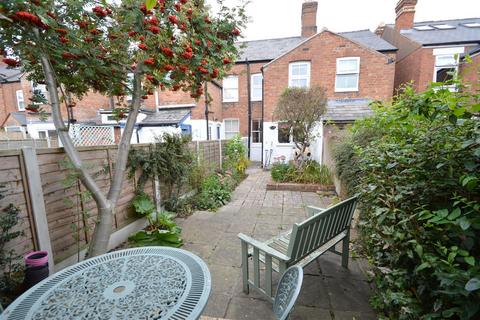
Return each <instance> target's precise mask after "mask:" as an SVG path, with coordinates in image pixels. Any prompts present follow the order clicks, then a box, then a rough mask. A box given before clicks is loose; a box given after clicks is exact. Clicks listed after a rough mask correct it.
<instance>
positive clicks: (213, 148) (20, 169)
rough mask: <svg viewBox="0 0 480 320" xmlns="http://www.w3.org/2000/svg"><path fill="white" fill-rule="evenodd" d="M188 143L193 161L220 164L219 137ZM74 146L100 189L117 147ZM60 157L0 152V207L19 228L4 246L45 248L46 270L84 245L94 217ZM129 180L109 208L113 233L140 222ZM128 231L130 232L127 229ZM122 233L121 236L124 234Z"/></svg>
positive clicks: (151, 187) (57, 153)
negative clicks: (12, 212) (11, 208)
mask: <svg viewBox="0 0 480 320" xmlns="http://www.w3.org/2000/svg"><path fill="white" fill-rule="evenodd" d="M146 146H147V145H133V146H132V147H133V148H142V147H146ZM190 147H191V149H192V150H193V151H194V153H195V155H196V157H197V161H202V162H203V163H205V164H206V165H208V166H209V167H210V168H219V167H221V165H222V161H223V155H224V154H225V153H224V150H223V149H224V148H225V142H224V141H218V140H217V141H201V142H192V143H191V145H190ZM78 150H79V154H80V157H81V158H82V160H84V162H85V167H86V168H87V169H88V170H89V171H90V172H91V173H92V175H93V176H94V177H95V180H96V182H97V183H98V185H99V186H100V187H101V189H102V191H104V192H106V191H107V190H108V188H109V186H110V181H111V172H112V170H111V169H112V166H113V162H114V159H115V157H116V152H117V147H116V146H101V147H100V146H96V147H80V148H78ZM66 159H67V157H66V154H65V153H64V150H63V148H46V149H34V148H30V147H25V148H23V149H21V150H0V164H1V165H0V186H1V185H3V186H4V189H3V191H4V193H5V198H3V199H2V200H0V210H3V208H5V207H6V206H7V205H8V204H10V203H12V204H14V205H15V206H17V207H18V208H20V211H21V215H20V221H19V223H18V225H17V226H16V230H22V231H23V232H24V235H23V236H21V237H19V238H17V239H15V240H14V241H12V242H11V243H9V244H8V247H9V248H15V250H16V251H17V252H18V253H20V254H25V253H28V252H30V251H32V250H40V249H41V250H45V249H47V250H49V251H50V253H51V254H50V255H51V256H52V257H53V259H52V261H51V262H52V266H51V267H52V268H53V264H59V263H62V261H64V260H66V259H67V258H70V260H71V257H72V256H75V254H76V253H77V251H78V250H79V249H82V248H85V247H86V246H87V245H88V241H89V239H90V237H91V233H92V231H93V226H94V221H95V219H96V216H97V210H96V206H95V202H94V201H93V199H91V198H85V188H84V187H83V186H82V185H81V183H79V182H78V181H77V179H75V178H73V179H72V178H71V177H72V172H73V171H72V170H71V169H69V168H68V163H69V162H68V160H66ZM135 183H136V177H134V178H133V179H127V178H126V179H125V181H124V184H123V186H122V192H121V195H120V197H119V200H118V203H117V206H116V210H115V217H114V226H113V227H114V231H119V230H123V229H127V227H128V226H131V225H133V224H135V223H136V224H137V225H138V226H140V228H141V227H143V226H144V225H142V224H138V221H137V220H138V217H136V216H134V214H133V212H132V211H131V208H130V201H131V200H132V198H133V197H134V190H135ZM145 192H146V193H148V194H150V195H152V197H153V198H154V199H155V194H156V193H155V184H154V183H153V182H148V183H147V184H146V185H145ZM1 212H2V211H0V214H1ZM135 221H137V222H135ZM137 229H138V227H137ZM128 230H130V232H131V228H130V229H128ZM122 237H123V238H122V240H126V237H128V234H123V236H122ZM73 262H74V261H73ZM63 264H64V263H63ZM63 266H65V265H63Z"/></svg>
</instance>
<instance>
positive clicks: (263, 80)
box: [260, 67, 265, 168]
mask: <svg viewBox="0 0 480 320" xmlns="http://www.w3.org/2000/svg"><path fill="white" fill-rule="evenodd" d="M260 72H262V120H261V124H262V130H261V132H262V135H261V138H262V152H261V155H262V168H264V165H263V160H264V159H263V140H265V137H264V136H263V132H264V128H265V123H264V122H263V121H264V116H265V113H264V110H265V78H264V76H263V67H261V68H260Z"/></svg>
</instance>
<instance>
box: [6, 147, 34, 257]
mask: <svg viewBox="0 0 480 320" xmlns="http://www.w3.org/2000/svg"><path fill="white" fill-rule="evenodd" d="M23 163H24V162H23V157H22V154H21V151H20V150H10V151H0V164H1V166H0V186H2V189H1V190H2V194H3V195H4V196H5V198H3V199H0V212H3V210H4V209H5V208H6V207H7V206H8V205H9V204H10V203H13V204H15V206H16V207H18V208H19V209H20V214H19V222H18V224H17V226H16V227H15V228H14V229H13V230H12V231H22V232H23V235H22V236H20V237H18V238H16V239H14V240H13V241H11V242H9V243H7V245H6V247H5V249H6V250H10V249H15V250H16V252H17V253H18V254H20V255H24V254H26V253H28V252H30V251H32V250H33V248H35V247H36V245H37V244H36V236H35V229H34V228H33V227H32V226H34V223H33V218H32V210H31V204H30V203H29V199H30V198H29V194H28V187H27V185H26V183H27V181H26V178H25V167H24V165H23ZM0 214H1V213H0Z"/></svg>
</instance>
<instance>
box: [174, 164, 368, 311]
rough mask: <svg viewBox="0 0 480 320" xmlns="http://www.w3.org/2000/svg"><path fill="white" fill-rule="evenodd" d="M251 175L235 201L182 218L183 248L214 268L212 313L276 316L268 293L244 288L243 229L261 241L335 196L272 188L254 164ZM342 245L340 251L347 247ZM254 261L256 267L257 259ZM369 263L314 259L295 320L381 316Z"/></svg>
mask: <svg viewBox="0 0 480 320" xmlns="http://www.w3.org/2000/svg"><path fill="white" fill-rule="evenodd" d="M248 174H249V176H248V177H247V179H245V180H244V181H243V182H242V183H241V184H240V186H238V187H237V189H236V190H235V191H234V192H233V196H232V201H231V202H230V203H228V204H227V205H225V206H223V207H222V208H220V209H219V210H218V211H217V212H206V211H199V212H195V213H194V214H193V215H192V216H190V217H189V218H187V219H179V220H178V223H179V225H180V226H181V227H182V229H183V232H182V237H183V238H184V242H185V245H184V246H183V249H185V250H189V251H191V252H193V253H195V254H197V255H198V256H200V257H201V258H202V259H203V260H204V261H205V262H206V263H207V264H208V266H209V269H210V273H211V276H212V293H211V295H210V299H209V302H208V304H207V307H206V309H205V311H204V316H207V317H212V318H226V319H231V320H235V319H254V320H269V319H274V317H273V312H272V304H271V303H270V302H268V301H267V300H266V299H265V298H264V297H263V296H262V295H260V294H259V293H257V292H256V291H255V290H253V289H251V290H250V293H249V294H245V293H244V292H243V286H242V270H241V268H240V267H241V246H240V240H239V239H238V237H237V234H238V233H240V232H242V233H245V234H247V235H250V236H252V237H254V238H255V239H257V240H267V239H269V238H271V237H272V236H276V235H278V234H279V233H282V232H285V231H286V230H288V229H290V228H291V226H292V224H293V223H295V222H300V221H303V220H304V219H305V218H307V213H306V210H305V207H306V206H307V205H313V206H317V207H322V208H326V207H328V206H329V205H330V204H332V203H333V202H334V200H335V199H334V198H333V197H331V196H320V195H318V194H316V193H311V192H310V193H308V192H297V191H295V192H293V191H277V190H271V191H267V190H266V184H267V182H269V181H270V174H269V172H264V171H262V170H260V169H249V170H248ZM338 247H339V248H338V249H339V250H340V249H341V246H338ZM249 265H250V271H252V263H251V262H250V263H249ZM369 268H370V266H369V265H368V263H367V262H366V261H365V260H363V259H350V262H349V269H345V268H343V267H342V266H341V258H340V257H339V256H337V255H335V254H333V253H326V254H325V255H323V256H322V257H320V258H318V259H316V260H314V261H313V262H312V263H310V264H309V265H308V266H306V267H305V268H304V282H303V285H302V290H301V293H300V296H299V298H298V300H297V303H296V305H295V309H294V312H293V314H292V315H291V317H290V319H295V320H300V319H307V320H308V319H312V320H330V319H331V320H339V319H341V320H343V319H345V320H346V319H348V320H353V319H355V320H364V319H365V320H370V319H376V318H377V317H376V316H375V313H374V312H373V311H372V309H371V308H370V306H369V304H368V299H369V295H370V290H371V287H370V284H369V283H368V282H367V275H366V274H367V272H368V270H369ZM261 270H264V267H263V265H261ZM262 274H263V272H261V277H260V282H261V283H263V276H262ZM278 279H279V275H278V274H274V276H273V283H274V284H275V285H276V283H278ZM274 288H276V286H275V287H274ZM274 290H275V289H274Z"/></svg>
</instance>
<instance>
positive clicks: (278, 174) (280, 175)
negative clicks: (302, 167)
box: [270, 163, 292, 182]
mask: <svg viewBox="0 0 480 320" xmlns="http://www.w3.org/2000/svg"><path fill="white" fill-rule="evenodd" d="M291 167H292V166H291V165H288V164H286V163H275V164H274V165H273V166H272V169H271V171H270V174H271V176H272V179H273V181H276V182H285V181H287V180H288V177H289V175H288V172H289V171H290V170H291Z"/></svg>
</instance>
